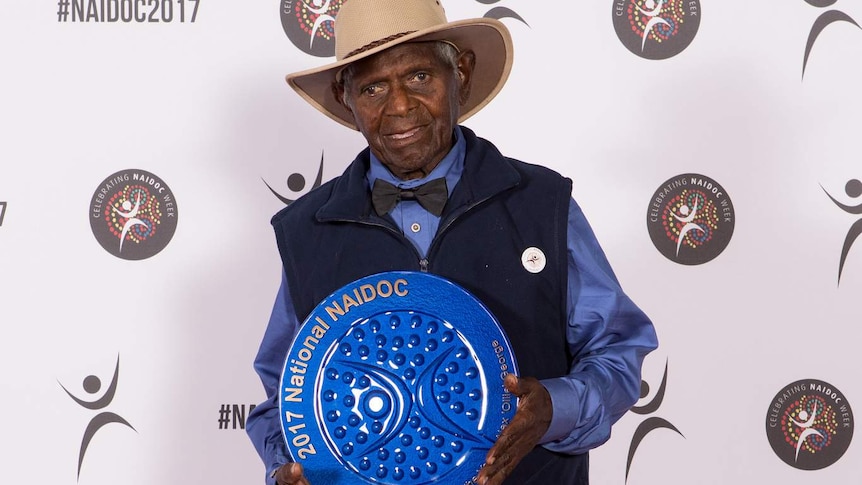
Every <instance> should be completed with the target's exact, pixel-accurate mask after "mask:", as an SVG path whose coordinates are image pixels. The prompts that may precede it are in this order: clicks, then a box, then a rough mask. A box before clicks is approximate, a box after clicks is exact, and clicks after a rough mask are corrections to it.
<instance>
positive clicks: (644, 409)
mask: <svg viewBox="0 0 862 485" xmlns="http://www.w3.org/2000/svg"><path fill="white" fill-rule="evenodd" d="M667 364H668V363H667V361H665V363H664V375H663V376H662V378H661V385H659V388H658V391H657V392H656V394H655V396H653V398H652V399H651V400H650V401H649V402H648V403H646V404H643V405H641V406H632V408H631V412H633V413H635V414H640V415H644V416H646V415H650V414H654V413H655V412H656V411H658V408H659V407H660V406H661V403H662V401H664V394H665V390H666V389H667ZM648 395H649V384H648V383H647V382H646V381H644V380H642V381H641V399H643V398H645V397H647V396H648ZM657 429H669V430H671V431H674V432H676V434H678V435H680V436H682V437H683V438H685V436H684V435H683V434H682V433H681V432H680V430H678V429H676V426H674V425H673V424H671V422H670V421H668V420H666V419H664V418H662V417H659V416H650V417H648V418H646V419H644V420H643V421H642V422H641V423H640V424H639V425H638V427H637V429H635V434H634V435H633V436H632V442H631V444H630V445H629V455H628V458H627V459H626V482H628V481H629V472H630V471H631V468H632V461H633V460H634V457H635V453H636V452H637V450H638V447H639V446H640V444H641V442H642V441H643V439H644V438H646V435H648V434H649V433H651V432H653V431H655V430H657Z"/></svg>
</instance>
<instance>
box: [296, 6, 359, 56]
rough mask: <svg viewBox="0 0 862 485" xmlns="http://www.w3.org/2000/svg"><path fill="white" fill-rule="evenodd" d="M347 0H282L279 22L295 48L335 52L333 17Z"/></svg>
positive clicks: (325, 53)
mask: <svg viewBox="0 0 862 485" xmlns="http://www.w3.org/2000/svg"><path fill="white" fill-rule="evenodd" d="M346 1H347V0H281V26H282V27H283V28H284V33H285V34H287V38H288V39H290V41H291V42H293V45H295V46H296V47H297V48H298V49H300V50H301V51H303V52H305V53H306V54H310V55H312V56H317V57H332V56H333V55H335V17H336V15H338V11H339V10H340V9H341V5H343V4H344V2H346Z"/></svg>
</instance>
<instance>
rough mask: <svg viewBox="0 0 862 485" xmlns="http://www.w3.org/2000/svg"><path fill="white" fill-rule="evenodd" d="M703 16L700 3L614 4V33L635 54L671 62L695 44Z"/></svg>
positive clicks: (622, 0)
mask: <svg viewBox="0 0 862 485" xmlns="http://www.w3.org/2000/svg"><path fill="white" fill-rule="evenodd" d="M700 14H701V10H700V0H614V7H613V19H614V29H615V30H616V32H617V37H619V39H620V42H622V43H623V45H624V46H626V48H627V49H628V50H630V51H631V52H632V53H633V54H635V55H637V56H639V57H643V58H644V59H651V60H661V59H667V58H669V57H673V56H675V55H677V54H679V53H680V52H682V51H683V50H685V48H686V47H688V45H689V44H691V41H692V40H694V36H695V34H697V30H698V28H699V27H700Z"/></svg>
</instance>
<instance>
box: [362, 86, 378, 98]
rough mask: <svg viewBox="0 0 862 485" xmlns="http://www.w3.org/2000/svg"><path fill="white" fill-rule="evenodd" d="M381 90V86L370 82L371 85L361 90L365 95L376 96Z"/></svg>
mask: <svg viewBox="0 0 862 485" xmlns="http://www.w3.org/2000/svg"><path fill="white" fill-rule="evenodd" d="M381 90H382V88H381V87H380V86H379V85H377V84H372V85H371V86H367V87H365V89H363V90H362V94H364V95H366V96H376V95H378V94H380V91H381Z"/></svg>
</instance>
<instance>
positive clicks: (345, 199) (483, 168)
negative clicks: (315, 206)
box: [316, 126, 521, 224]
mask: <svg viewBox="0 0 862 485" xmlns="http://www.w3.org/2000/svg"><path fill="white" fill-rule="evenodd" d="M461 130H462V133H463V134H464V138H465V141H466V142H467V155H466V158H465V159H464V173H463V174H461V179H460V180H459V181H458V184H457V185H456V186H455V189H454V190H453V191H452V195H451V196H450V197H449V202H448V203H447V204H446V209H445V210H444V211H443V215H442V219H443V220H446V219H448V218H450V217H456V216H457V215H459V214H461V213H463V212H464V211H465V210H467V209H468V208H470V207H471V206H473V205H475V204H476V203H479V202H482V201H485V200H487V199H489V198H491V197H493V196H495V195H497V194H499V193H501V192H504V191H506V190H508V189H511V188H512V187H515V186H516V185H518V183H519V182H520V181H521V176H520V175H519V174H518V171H517V170H515V168H514V167H513V166H512V164H511V163H509V161H508V160H507V159H506V158H505V157H503V155H502V154H500V152H499V151H498V150H497V148H496V147H495V146H494V145H493V144H491V143H490V142H488V141H487V140H484V139H481V138H478V137H477V136H476V134H475V133H473V131H472V130H470V129H468V128H465V127H463V126H462V127H461ZM370 153H371V152H370V149H369V148H366V149H365V150H363V151H362V152H360V153H359V155H358V156H357V157H356V159H355V160H354V161H353V163H351V164H350V166H348V167H347V170H345V171H344V173H343V174H342V175H341V176H340V177H339V178H338V180H336V181H335V185H334V186H333V189H332V192H331V193H330V196H329V199H328V200H327V201H326V202H325V203H324V204H323V205H322V206H321V207H320V209H319V210H318V211H317V214H316V218H317V220H318V221H320V222H333V221H355V222H368V223H375V224H381V223H387V224H391V223H389V222H388V219H384V218H382V217H379V216H377V214H375V213H374V210H373V208H372V205H371V192H370V191H369V189H368V183H367V180H366V178H365V175H366V173H367V172H368V166H369V156H370ZM384 221H386V222H384Z"/></svg>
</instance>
